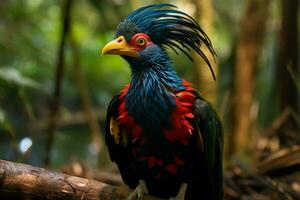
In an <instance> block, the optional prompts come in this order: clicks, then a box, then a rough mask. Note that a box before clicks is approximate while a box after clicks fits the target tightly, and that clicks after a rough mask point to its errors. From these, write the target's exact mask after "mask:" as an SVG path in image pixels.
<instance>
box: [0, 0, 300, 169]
mask: <svg viewBox="0 0 300 200" xmlns="http://www.w3.org/2000/svg"><path fill="white" fill-rule="evenodd" d="M160 2H164V3H168V2H169V3H172V4H175V5H177V6H178V7H179V9H180V10H183V11H185V12H187V13H188V14H190V15H192V16H194V17H195V18H196V19H197V20H198V21H199V23H200V25H201V26H202V27H203V29H204V31H206V32H207V34H208V35H209V37H210V38H211V40H212V43H213V46H214V48H215V50H216V52H217V55H218V56H217V58H216V63H214V65H215V66H214V67H215V71H216V73H217V74H218V76H217V81H216V82H214V81H213V79H212V77H211V75H210V74H209V70H208V68H207V67H206V66H203V63H202V62H201V61H199V60H197V58H196V60H195V62H194V63H193V62H191V61H189V60H188V59H187V58H186V57H184V56H183V55H179V56H178V55H176V54H174V53H173V52H171V51H170V53H171V55H172V58H173V59H174V63H175V67H176V70H177V71H178V73H179V74H180V75H181V76H182V77H184V78H185V79H187V80H189V81H191V82H192V83H194V86H195V87H196V88H197V89H199V90H200V91H201V92H202V93H203V95H204V96H207V97H208V99H209V100H210V101H212V102H213V104H214V105H215V107H216V108H217V110H218V112H219V113H220V116H221V118H222V121H223V123H224V129H225V141H226V144H225V145H226V152H225V156H226V163H229V165H230V163H231V162H232V161H233V160H235V159H236V158H238V159H239V160H241V161H243V162H246V163H247V160H249V159H253V157H255V156H254V151H253V149H259V148H260V149H262V148H267V149H269V150H270V149H272V148H273V149H274V148H275V149H276V148H277V149H278V148H279V147H280V146H282V145H283V146H284V145H285V146H288V145H290V143H291V142H292V143H296V142H297V141H299V140H298V139H299V136H295V135H292V136H291V135H289V136H288V137H285V139H284V140H282V138H280V137H275V138H277V139H276V142H275V144H278V145H277V146H276V145H275V147H274V145H273V146H272V145H271V144H270V145H269V146H268V145H266V144H265V143H266V142H265V143H264V141H265V140H262V139H261V138H262V137H263V133H264V130H266V129H268V127H270V126H272V124H273V122H274V120H275V119H276V118H277V117H278V116H280V115H281V113H283V112H284V111H286V109H288V111H289V112H290V113H293V116H296V117H294V118H293V119H298V120H299V115H298V113H299V101H298V99H299V64H298V63H299V62H298V59H299V56H298V43H299V41H297V38H299V37H298V36H299V35H298V33H297V31H298V28H299V27H297V25H298V22H297V20H298V18H299V13H298V12H297V9H296V13H293V12H295V11H294V10H295V9H294V10H293V9H292V7H291V6H290V7H289V8H291V9H292V11H289V12H288V13H289V14H286V12H284V8H285V7H284V5H285V2H286V4H289V5H293V1H279V0H277V1H268V0H266V1H258V0H254V1H250V0H249V1H247V0H227V1H221V0H208V1H204V0H173V1H151V0H145V1H138V0H72V1H69V0H68V1H67V0H64V1H62V0H47V1H42V0H1V1H0V158H1V159H7V160H11V161H18V162H25V163H29V164H33V165H36V166H48V167H50V168H55V169H57V168H61V167H62V166H64V165H67V164H68V163H69V162H71V161H72V160H77V161H79V162H81V163H83V164H84V165H85V166H87V167H88V168H91V169H96V168H99V167H104V166H109V165H110V161H109V160H108V159H107V154H106V149H105V145H104V144H103V128H104V120H105V112H106V108H107V106H108V103H109V101H110V99H111V98H112V97H113V96H114V95H115V94H117V93H118V92H119V91H120V90H121V89H122V88H123V86H124V85H125V84H126V83H128V82H129V81H130V69H129V67H128V65H127V63H126V62H125V61H124V60H122V59H121V58H120V57H118V56H101V54H100V52H101V48H102V47H103V46H104V45H105V44H106V43H107V42H108V41H110V40H111V39H113V36H114V30H115V28H116V26H117V24H118V23H119V22H120V21H121V20H122V19H123V18H124V17H125V16H126V15H128V14H129V13H130V12H131V11H133V10H134V9H136V8H138V7H140V6H143V5H148V4H150V3H160ZM67 3H69V6H70V9H69V11H70V12H69V11H68V8H67V7H68V6H66V5H67ZM296 7H297V6H296ZM294 16H296V17H294ZM291 19H293V21H291ZM286 20H288V21H286ZM64 21H65V23H66V24H64ZM293 22H296V24H295V23H294V24H293ZM285 23H288V25H287V28H286V27H285V26H286V24H285ZM283 30H286V32H288V37H284V36H282V35H284V33H283V32H284V31H283ZM295 35H296V37H295ZM291 40H292V42H290V41H291ZM282 44H286V46H287V47H286V46H285V45H282ZM294 54H296V55H294ZM289 55H292V56H291V58H290V57H289ZM286 60H288V61H287V62H286ZM212 62H214V61H213V60H212ZM286 63H288V64H286ZM281 70H283V71H281ZM59 80H61V82H60V81H59ZM286 81H287V83H286ZM239 86H240V87H239ZM297 87H298V89H297ZM287 99H288V101H287V102H286V101H285V100H287ZM241 120H244V121H242V122H241ZM295 121H296V122H295V123H291V124H292V125H289V126H288V128H289V129H293V130H295V131H294V132H297V134H298V133H299V121H297V120H295ZM288 122H291V121H290V120H288ZM245 124H246V125H245ZM288 124H289V123H288ZM295 138H296V139H295ZM273 139H274V138H273ZM258 141H262V142H261V143H259V142H258ZM239 144H241V145H240V146H239V147H237V146H238V145H239ZM264 144H265V145H264ZM272 144H273V143H272Z"/></svg>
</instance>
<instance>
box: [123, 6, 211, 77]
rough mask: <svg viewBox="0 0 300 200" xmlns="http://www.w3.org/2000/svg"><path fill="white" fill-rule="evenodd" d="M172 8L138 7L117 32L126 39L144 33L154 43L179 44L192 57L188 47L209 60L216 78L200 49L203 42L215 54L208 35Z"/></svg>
mask: <svg viewBox="0 0 300 200" xmlns="http://www.w3.org/2000/svg"><path fill="white" fill-rule="evenodd" d="M175 8H177V7H176V6H174V5H171V4H158V5H150V6H146V7H142V8H139V9H137V10H135V11H134V12H132V13H131V14H130V15H128V16H127V17H126V18H125V19H124V21H123V22H121V23H120V25H119V26H118V28H117V36H119V35H123V36H124V37H125V38H126V40H130V38H131V37H132V36H133V35H134V34H135V33H138V32H140V33H146V34H148V35H149V36H150V38H151V40H152V41H153V42H154V43H155V44H157V45H159V46H162V47H166V46H167V47H170V48H171V49H173V50H174V51H175V52H176V50H175V48H178V49H179V50H181V51H182V52H183V53H184V54H185V55H186V56H187V57H189V58H190V59H191V60H193V59H192V57H191V55H189V51H191V50H194V51H196V52H197V53H198V54H199V55H200V56H201V57H202V58H203V59H204V61H205V62H206V63H207V64H208V66H209V68H210V71H211V73H212V76H213V78H214V79H215V75H214V72H213V69H212V67H211V64H210V62H209V60H208V58H207V57H206V56H205V54H204V53H203V52H202V51H201V49H200V47H201V45H203V44H204V45H205V46H207V48H208V49H209V51H210V53H211V54H212V55H213V56H215V55H216V54H215V51H214V49H213V47H212V44H211V42H210V40H209V38H208V36H207V35H206V34H205V32H204V31H203V30H202V29H201V28H200V26H199V24H198V23H197V22H196V21H195V20H194V19H193V18H192V17H191V16H189V15H187V14H186V13H184V12H181V11H179V10H175ZM176 53H177V52H176Z"/></svg>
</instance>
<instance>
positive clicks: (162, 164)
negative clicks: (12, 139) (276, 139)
mask: <svg viewBox="0 0 300 200" xmlns="http://www.w3.org/2000/svg"><path fill="white" fill-rule="evenodd" d="M201 46H206V47H207V49H208V50H209V53H210V54H212V55H213V57H216V53H215V50H214V48H213V47H212V43H211V41H210V39H209V38H208V36H207V35H206V33H205V32H204V31H203V30H202V29H201V27H200V25H199V24H198V23H197V21H196V20H195V19H194V18H192V17H191V16H190V15H188V14H186V13H185V12H182V11H180V10H179V9H178V8H177V7H176V6H174V5H172V4H152V5H148V6H144V7H140V8H138V9H137V10H135V11H133V12H132V13H130V14H129V15H128V16H127V17H125V18H124V20H123V21H121V22H120V24H119V25H118V26H117V28H116V33H115V36H114V38H113V40H112V41H110V42H108V43H107V44H106V45H105V46H104V47H103V49H102V55H107V54H113V55H119V56H121V57H122V58H124V59H125V60H126V61H127V63H128V64H129V67H130V69H131V81H130V83H129V84H127V85H126V86H125V87H124V88H123V89H122V90H121V91H120V92H119V94H117V95H115V96H114V97H113V98H112V100H111V101H110V103H109V106H108V109H107V114H106V122H105V143H106V145H107V148H108V152H109V156H110V159H111V160H112V161H113V162H115V163H116V164H117V166H118V169H119V171H120V174H121V177H122V179H123V181H124V182H125V183H126V184H127V185H128V186H129V188H131V189H132V193H130V195H129V196H128V200H133V199H138V200H142V199H144V196H145V195H147V194H149V195H153V196H156V197H159V198H163V199H170V200H184V199H185V200H198V199H201V200H206V199H207V200H221V199H223V164H222V163H223V159H222V152H223V131H222V126H221V122H220V119H219V117H218V114H217V112H216V110H215V109H214V107H213V106H212V104H211V103H209V102H208V101H207V100H206V99H205V98H204V97H203V96H202V95H201V94H200V93H199V92H197V91H196V90H195V89H194V88H193V86H192V84H191V83H190V82H188V81H187V80H185V79H182V78H181V77H180V76H179V75H178V74H177V72H176V70H175V68H174V64H173V62H172V59H171V57H170V52H169V50H174V51H175V53H177V54H179V53H180V52H181V53H183V54H184V55H186V56H187V57H188V58H189V59H191V60H192V55H191V54H192V53H193V52H195V53H196V55H198V56H200V57H201V58H202V59H203V60H204V61H205V62H206V64H207V66H208V67H209V69H210V71H211V73H212V76H213V78H214V79H215V75H214V72H213V70H212V67H211V64H210V61H209V59H208V58H207V57H206V55H205V54H204V52H203V51H202V50H201V49H200V48H201Z"/></svg>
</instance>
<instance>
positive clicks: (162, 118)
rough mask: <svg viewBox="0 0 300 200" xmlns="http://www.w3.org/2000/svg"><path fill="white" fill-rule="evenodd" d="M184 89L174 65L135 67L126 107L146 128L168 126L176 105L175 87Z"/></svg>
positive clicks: (177, 89) (126, 97) (126, 98)
mask: <svg viewBox="0 0 300 200" xmlns="http://www.w3.org/2000/svg"><path fill="white" fill-rule="evenodd" d="M184 89H185V87H184V86H183V85H182V80H181V79H180V78H179V77H178V76H177V74H176V73H175V71H174V70H173V69H172V68H171V67H168V66H164V68H161V69H158V68H157V66H156V68H154V67H148V68H144V69H143V70H141V71H133V73H132V80H131V84H130V87H129V89H128V92H127V94H126V96H125V103H126V108H127V111H128V113H129V115H130V116H132V117H133V118H134V120H135V121H136V122H137V123H139V124H141V125H142V126H143V127H145V128H149V127H162V126H168V123H169V122H168V120H167V119H169V117H170V115H171V113H172V111H173V110H174V109H175V107H176V103H175V99H174V97H173V94H172V91H174V90H176V91H180V90H184ZM141 119H143V120H141Z"/></svg>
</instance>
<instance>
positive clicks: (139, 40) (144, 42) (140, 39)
mask: <svg viewBox="0 0 300 200" xmlns="http://www.w3.org/2000/svg"><path fill="white" fill-rule="evenodd" d="M136 43H137V45H139V46H144V45H145V44H146V40H145V38H142V37H140V38H138V39H137V40H136Z"/></svg>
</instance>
